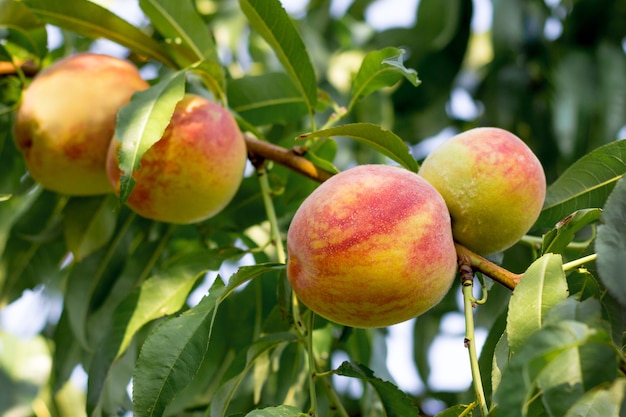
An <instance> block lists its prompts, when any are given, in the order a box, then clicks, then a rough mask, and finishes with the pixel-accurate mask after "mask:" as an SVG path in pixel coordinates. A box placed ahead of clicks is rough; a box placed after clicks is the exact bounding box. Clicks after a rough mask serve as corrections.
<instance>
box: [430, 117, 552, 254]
mask: <svg viewBox="0 0 626 417" xmlns="http://www.w3.org/2000/svg"><path fill="white" fill-rule="evenodd" d="M419 174H420V175H421V176H422V177H424V178H425V179H426V180H427V181H428V182H430V183H431V184H432V185H433V186H434V187H435V188H436V189H437V190H438V191H439V192H440V193H441V195H442V196H443V198H444V199H445V201H446V204H447V205H448V209H449V210H450V215H451V216H452V233H453V235H454V238H455V240H456V241H458V242H459V243H460V244H462V245H464V246H466V247H467V248H469V249H470V250H472V251H474V252H477V253H479V254H483V255H487V254H491V253H495V252H500V251H503V250H505V249H507V248H509V247H511V246H512V245H514V244H515V243H516V242H517V241H519V240H520V239H521V238H522V237H523V236H524V234H526V233H527V232H528V230H530V228H531V227H532V225H533V224H534V222H535V221H536V220H537V218H538V217H539V212H540V211H541V208H542V206H543V202H544V199H545V195H546V178H545V174H544V171H543V167H542V166H541V163H540V162H539V160H538V159H537V157H536V156H535V154H534V153H533V152H532V151H531V149H530V148H529V147H528V146H527V145H526V144H525V143H524V142H523V141H522V140H521V139H520V138H518V137H517V136H515V135H513V134H512V133H510V132H508V131H506V130H503V129H499V128H494V127H483V128H476V129H471V130H468V131H466V132H463V133H460V134H458V135H456V136H455V137H453V138H452V139H450V140H448V141H446V142H444V143H443V144H442V145H440V146H439V147H437V148H436V149H435V150H434V151H433V152H431V154H430V155H428V157H427V158H426V159H425V160H424V162H423V163H422V166H421V168H420V170H419Z"/></svg>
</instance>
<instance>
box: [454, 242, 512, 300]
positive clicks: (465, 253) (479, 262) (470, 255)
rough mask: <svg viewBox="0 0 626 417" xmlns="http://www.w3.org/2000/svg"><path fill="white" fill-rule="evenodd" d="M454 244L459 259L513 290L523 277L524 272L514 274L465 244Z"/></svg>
mask: <svg viewBox="0 0 626 417" xmlns="http://www.w3.org/2000/svg"><path fill="white" fill-rule="evenodd" d="M454 246H455V248H456V254H457V257H458V258H459V259H464V260H465V262H467V263H468V264H469V265H470V266H471V267H472V269H473V270H475V271H479V272H482V273H483V274H485V275H487V276H488V277H490V278H492V279H493V280H494V281H496V282H499V283H500V284H502V285H504V286H505V287H507V288H508V289H510V290H513V289H514V288H515V287H516V286H517V284H518V283H519V281H520V279H521V278H522V274H514V273H513V272H511V271H509V270H508V269H505V268H502V267H501V266H499V265H496V264H494V263H493V262H491V261H490V260H488V259H485V258H483V257H482V256H480V255H478V254H477V253H474V252H472V251H471V250H469V249H467V248H466V247H465V246H463V245H460V244H458V243H455V244H454Z"/></svg>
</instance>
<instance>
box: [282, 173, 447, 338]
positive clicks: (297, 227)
mask: <svg viewBox="0 0 626 417" xmlns="http://www.w3.org/2000/svg"><path fill="white" fill-rule="evenodd" d="M287 251H288V262H287V276H288V278H289V281H290V282H291V285H292V287H293V290H294V292H295V293H296V295H297V296H298V298H299V299H300V300H301V301H302V302H303V303H304V304H305V305H307V306H308V307H309V308H310V309H311V310H313V311H314V312H316V313H317V314H319V315H320V316H322V317H325V318H327V319H329V320H332V321H334V322H337V323H340V324H344V325H348V326H353V327H383V326H388V325H392V324H396V323H400V322H402V321H405V320H408V319H410V318H412V317H415V316H417V315H420V314H422V313H424V312H425V311H427V310H428V309H430V308H431V307H433V306H434V305H436V304H437V303H438V302H439V301H440V300H441V299H442V298H443V296H444V295H445V294H446V293H447V291H448V290H449V288H450V286H451V285H452V282H453V279H454V277H455V275H456V269H457V263H456V252H455V248H454V242H453V239H452V231H451V226H450V215H449V213H448V209H447V208H446V205H445V202H444V200H443V198H442V197H441V196H440V195H439V193H438V192H437V191H436V190H435V189H434V188H433V187H432V186H431V185H430V184H428V183H427V182H426V181H425V180H424V179H422V178H421V177H420V176H418V175H416V174H415V173H412V172H410V171H407V170H405V169H402V168H398V167H392V166H386V165H362V166H358V167H355V168H351V169H348V170H346V171H343V172H341V173H339V174H337V175H335V176H333V177H331V178H330V179H329V180H327V181H326V182H324V183H323V184H322V185H320V186H319V187H318V188H317V189H316V190H315V191H314V192H313V193H311V194H310V195H309V196H308V197H307V199H306V200H305V201H304V202H303V203H302V205H301V206H300V207H299V208H298V210H297V211H296V214H295V216H294V218H293V220H292V222H291V225H290V226H289V231H288V234H287Z"/></svg>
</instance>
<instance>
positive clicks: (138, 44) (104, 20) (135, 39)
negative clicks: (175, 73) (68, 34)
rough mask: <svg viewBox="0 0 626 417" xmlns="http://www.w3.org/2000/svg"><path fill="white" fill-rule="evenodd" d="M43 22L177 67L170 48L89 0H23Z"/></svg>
mask: <svg viewBox="0 0 626 417" xmlns="http://www.w3.org/2000/svg"><path fill="white" fill-rule="evenodd" d="M23 2H24V3H25V4H26V5H27V6H28V8H29V9H30V10H31V11H32V12H33V13H34V14H35V15H36V16H37V17H38V18H39V19H41V20H42V21H43V22H45V23H49V24H51V25H55V26H59V27H61V28H63V29H67V30H69V31H72V32H75V33H78V34H80V35H83V36H87V37H89V38H93V39H98V38H106V39H109V40H111V41H113V42H116V43H118V44H120V45H122V46H125V47H127V48H128V49H130V50H131V51H134V52H136V53H138V54H140V55H145V56H148V57H150V58H153V59H155V60H157V61H160V62H163V63H164V64H166V65H168V66H170V67H175V66H176V65H175V64H174V62H172V60H171V59H170V57H169V54H168V52H167V51H166V50H165V49H164V48H163V47H162V46H161V45H160V44H159V43H158V42H156V41H155V40H154V39H152V38H150V37H149V36H147V35H146V34H145V33H144V32H142V31H141V30H140V29H139V28H137V27H135V26H133V25H132V24H130V23H128V22H127V21H125V20H124V19H122V18H120V17H119V16H117V15H115V14H114V13H112V12H110V11H109V10H107V9H105V8H104V7H102V6H99V5H97V4H96V3H93V2H91V1H89V0H23Z"/></svg>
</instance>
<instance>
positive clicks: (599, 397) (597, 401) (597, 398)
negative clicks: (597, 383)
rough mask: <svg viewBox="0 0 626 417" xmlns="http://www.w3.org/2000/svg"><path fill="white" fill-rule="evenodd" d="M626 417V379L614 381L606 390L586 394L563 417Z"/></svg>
mask: <svg viewBox="0 0 626 417" xmlns="http://www.w3.org/2000/svg"><path fill="white" fill-rule="evenodd" d="M624 415H626V379H624V378H619V379H616V380H615V381H614V382H613V383H612V384H611V386H609V387H608V388H606V389H596V390H591V391H588V392H586V393H585V394H584V395H583V396H582V397H580V398H579V399H578V401H576V403H575V404H574V405H573V406H572V407H571V408H570V409H569V410H567V413H565V415H564V417H621V416H624Z"/></svg>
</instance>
